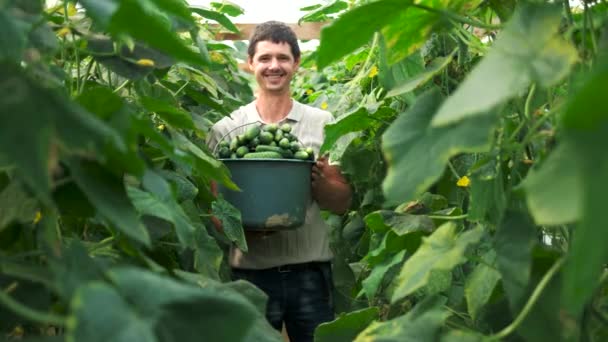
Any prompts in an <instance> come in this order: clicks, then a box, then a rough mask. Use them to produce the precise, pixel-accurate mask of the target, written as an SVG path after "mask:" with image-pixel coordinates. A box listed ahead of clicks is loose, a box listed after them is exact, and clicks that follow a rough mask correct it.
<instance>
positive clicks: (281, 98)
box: [255, 92, 293, 123]
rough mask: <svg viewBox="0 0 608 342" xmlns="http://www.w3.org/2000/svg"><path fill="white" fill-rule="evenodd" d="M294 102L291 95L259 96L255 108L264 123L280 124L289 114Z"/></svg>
mask: <svg viewBox="0 0 608 342" xmlns="http://www.w3.org/2000/svg"><path fill="white" fill-rule="evenodd" d="M292 106H293V102H292V99H291V97H290V96H289V93H288V92H287V93H285V94H281V95H275V94H264V93H262V94H259V96H258V98H257V100H256V103H255V107H256V109H257V110H258V114H259V115H260V118H261V119H262V121H264V122H267V123H273V122H279V121H281V120H283V119H284V118H285V117H287V115H288V114H289V112H290V111H291V107H292Z"/></svg>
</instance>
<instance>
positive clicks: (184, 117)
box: [141, 97, 194, 129]
mask: <svg viewBox="0 0 608 342" xmlns="http://www.w3.org/2000/svg"><path fill="white" fill-rule="evenodd" d="M141 103H142V104H143V105H144V107H146V109H147V110H149V111H151V112H155V113H156V114H158V116H160V117H161V119H163V120H164V121H165V122H166V123H168V124H169V125H172V126H174V127H175V128H186V129H194V122H193V121H192V116H190V113H188V112H186V111H184V110H182V109H180V108H179V107H177V106H176V105H175V104H172V103H167V102H165V101H162V100H158V99H154V98H151V97H142V98H141Z"/></svg>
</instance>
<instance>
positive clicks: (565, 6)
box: [563, 0, 574, 26]
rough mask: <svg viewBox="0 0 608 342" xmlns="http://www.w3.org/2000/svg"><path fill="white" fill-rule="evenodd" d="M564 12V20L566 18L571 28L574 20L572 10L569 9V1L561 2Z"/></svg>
mask: <svg viewBox="0 0 608 342" xmlns="http://www.w3.org/2000/svg"><path fill="white" fill-rule="evenodd" d="M563 4H564V11H565V12H566V18H568V25H569V26H572V25H573V24H574V19H573V18H572V10H571V9H570V2H569V0H563Z"/></svg>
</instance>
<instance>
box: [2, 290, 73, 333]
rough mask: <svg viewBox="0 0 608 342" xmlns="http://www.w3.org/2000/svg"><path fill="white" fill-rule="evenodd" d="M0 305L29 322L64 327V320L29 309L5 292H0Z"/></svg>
mask: <svg viewBox="0 0 608 342" xmlns="http://www.w3.org/2000/svg"><path fill="white" fill-rule="evenodd" d="M0 304H2V305H4V306H5V307H7V308H8V309H9V310H11V311H13V312H14V313H16V314H17V315H19V316H21V317H23V318H27V319H29V320H31V321H34V322H38V323H49V324H54V325H58V326H65V325H66V318H64V317H61V316H57V315H54V314H51V313H44V312H38V311H36V310H33V309H30V308H28V307H27V306H25V305H23V304H21V303H19V302H18V301H16V300H14V299H13V298H12V297H11V296H10V295H9V294H8V293H7V292H5V291H4V290H2V291H0Z"/></svg>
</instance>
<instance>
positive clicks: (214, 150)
mask: <svg viewBox="0 0 608 342" xmlns="http://www.w3.org/2000/svg"><path fill="white" fill-rule="evenodd" d="M253 124H260V125H264V123H263V122H262V121H260V120H257V121H253V122H248V123H246V124H242V125H239V126H236V127H235V128H233V129H231V130H230V131H228V133H226V134H224V135H223V136H222V137H221V138H220V139H219V140H218V141H217V143H216V144H215V146H214V147H213V155H214V156H216V155H217V154H216V152H217V147H218V146H219V145H220V143H221V142H222V141H224V138H226V137H227V136H229V135H230V133H232V132H234V131H236V130H237V129H239V128H242V127H245V126H249V125H253ZM294 137H295V138H296V140H297V141H298V142H299V143H300V144H301V145H302V146H304V144H303V143H302V141H301V140H300V138H298V137H297V136H296V135H294Z"/></svg>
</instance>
